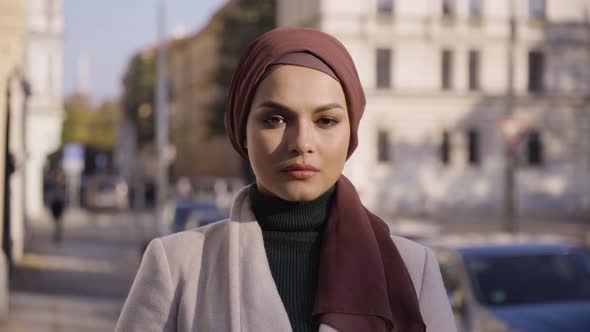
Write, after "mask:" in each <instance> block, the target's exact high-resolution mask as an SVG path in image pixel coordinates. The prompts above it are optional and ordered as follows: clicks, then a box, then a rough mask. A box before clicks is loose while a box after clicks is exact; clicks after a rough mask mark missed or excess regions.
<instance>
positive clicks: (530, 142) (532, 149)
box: [527, 129, 544, 166]
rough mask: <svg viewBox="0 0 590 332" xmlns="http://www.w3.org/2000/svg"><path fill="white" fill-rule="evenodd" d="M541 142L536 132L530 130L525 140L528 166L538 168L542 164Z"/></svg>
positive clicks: (539, 135)
mask: <svg viewBox="0 0 590 332" xmlns="http://www.w3.org/2000/svg"><path fill="white" fill-rule="evenodd" d="M543 160H544V156H543V141H542V140H541V133H540V132H539V131H538V130H534V129H533V130H531V131H530V132H529V134H528V139H527V162H528V164H529V165H532V166H538V165H541V164H543Z"/></svg>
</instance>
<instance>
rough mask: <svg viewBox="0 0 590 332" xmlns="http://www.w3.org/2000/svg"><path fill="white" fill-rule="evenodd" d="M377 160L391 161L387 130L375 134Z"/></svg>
mask: <svg viewBox="0 0 590 332" xmlns="http://www.w3.org/2000/svg"><path fill="white" fill-rule="evenodd" d="M377 160H378V161H379V162H388V161H391V141H390V137H389V131H387V130H383V129H381V130H379V131H378V132H377Z"/></svg>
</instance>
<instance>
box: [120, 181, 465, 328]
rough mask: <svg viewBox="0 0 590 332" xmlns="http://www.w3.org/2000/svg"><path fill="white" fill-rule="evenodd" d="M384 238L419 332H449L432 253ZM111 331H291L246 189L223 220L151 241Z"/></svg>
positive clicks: (449, 321) (450, 318) (450, 320)
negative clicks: (405, 276) (408, 281)
mask: <svg viewBox="0 0 590 332" xmlns="http://www.w3.org/2000/svg"><path fill="white" fill-rule="evenodd" d="M392 238H393V241H394V243H395V245H396V246H397V248H398V250H399V251H400V254H401V256H402V258H403V260H404V262H405V264H406V266H407V268H408V271H409V273H410V276H411V278H412V282H413V283H414V287H415V289H416V293H417V296H418V300H419V303H420V311H421V313H422V317H423V319H424V322H425V323H426V326H427V331H428V332H454V331H456V328H455V321H454V318H453V315H452V313H451V309H450V306H449V302H448V298H447V296H446V292H445V289H444V287H443V283H442V279H441V275H440V271H439V267H438V263H437V262H436V259H435V256H434V254H433V253H432V251H431V250H430V249H428V248H426V247H424V246H422V245H419V244H417V243H414V242H412V241H409V240H406V239H404V238H401V237H396V236H393V237H392ZM115 331H117V332H132V331H142V332H150V331H154V332H156V331H158V332H161V331H165V332H173V331H179V332H194V331H243V332H260V331H291V325H290V323H289V318H288V316H287V312H286V311H285V308H284V306H283V303H282V301H281V298H280V296H279V293H278V291H277V288H276V285H275V283H274V280H273V277H272V274H271V272H270V267H269V265H268V261H267V258H266V253H265V250H264V243H263V239H262V231H261V229H260V227H259V225H258V223H257V222H256V219H255V217H254V214H253V213H252V211H251V210H250V202H249V199H248V195H247V190H242V191H241V192H240V193H239V194H238V195H237V197H236V198H235V200H234V203H233V206H232V209H231V213H230V217H229V219H227V220H224V221H220V222H217V223H215V224H211V225H208V226H205V227H201V228H197V229H194V230H190V231H185V232H181V233H176V234H172V235H169V236H165V237H163V238H157V239H154V240H153V241H151V243H150V245H149V246H148V248H147V250H146V252H145V254H144V256H143V259H142V262H141V266H140V268H139V271H138V272H137V275H136V277H135V281H134V282H133V286H132V287H131V291H130V292H129V295H128V297H127V301H126V302H125V305H124V307H123V311H122V312H121V315H120V317H119V321H118V323H117V327H116V329H115ZM319 331H320V332H328V331H334V329H332V328H331V327H329V326H327V325H321V326H320V329H319Z"/></svg>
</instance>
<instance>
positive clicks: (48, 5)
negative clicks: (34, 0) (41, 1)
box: [45, 0, 54, 19]
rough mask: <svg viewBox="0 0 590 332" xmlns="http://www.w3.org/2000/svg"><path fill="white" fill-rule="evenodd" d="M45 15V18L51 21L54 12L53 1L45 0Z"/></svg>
mask: <svg viewBox="0 0 590 332" xmlns="http://www.w3.org/2000/svg"><path fill="white" fill-rule="evenodd" d="M45 6H46V7H45V13H46V15H47V18H49V19H51V18H52V17H53V10H54V1H53V0H47V1H46V2H45Z"/></svg>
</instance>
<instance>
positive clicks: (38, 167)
mask: <svg viewBox="0 0 590 332" xmlns="http://www.w3.org/2000/svg"><path fill="white" fill-rule="evenodd" d="M27 5H28V8H27V9H28V31H27V45H26V72H25V74H26V77H27V80H28V82H29V83H30V86H31V95H30V97H29V99H28V102H27V104H28V107H27V116H26V149H27V160H26V163H27V166H26V167H27V171H26V206H27V214H28V217H29V218H30V219H31V220H32V221H35V220H38V219H40V218H42V217H43V216H44V215H45V213H46V212H45V209H44V206H43V165H44V163H45V160H46V159H47V156H48V155H49V154H50V153H52V152H53V151H55V150H57V148H58V147H59V145H60V139H61V127H62V122H63V113H64V112H63V103H62V88H63V85H62V76H63V46H62V44H63V28H64V17H63V1H62V0H53V1H46V0H28V1H27Z"/></svg>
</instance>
